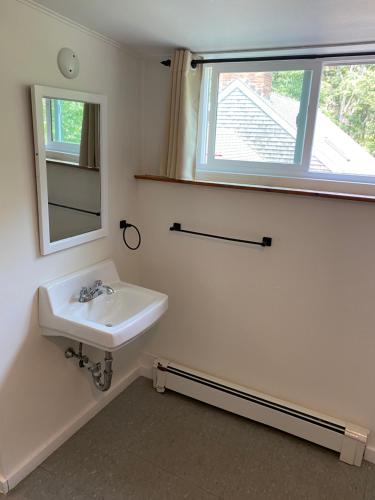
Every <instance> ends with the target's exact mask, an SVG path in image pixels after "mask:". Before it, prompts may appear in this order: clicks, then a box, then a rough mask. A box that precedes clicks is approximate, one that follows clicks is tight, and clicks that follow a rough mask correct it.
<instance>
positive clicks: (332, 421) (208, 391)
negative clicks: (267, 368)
mask: <svg viewBox="0 0 375 500" xmlns="http://www.w3.org/2000/svg"><path fill="white" fill-rule="evenodd" d="M153 379H154V387H155V389H156V390H157V391H158V392H164V391H165V389H170V390H172V391H175V392H179V393H181V394H185V395H186V396H190V397H191V398H195V399H198V400H199V401H203V402H204V403H208V404H211V405H213V406H217V407H218V408H222V409H223V410H227V411H230V412H232V413H236V414H237V415H241V416H243V417H246V418H249V419H251V420H255V421H257V422H261V423H263V424H265V425H269V426H271V427H275V428H276V429H280V430H282V431H285V432H288V433H289V434H293V435H294V436H298V437H301V438H303V439H306V440H308V441H311V442H313V443H316V444H319V445H321V446H325V447H326V448H330V449H331V450H335V451H338V452H339V453H340V460H342V461H343V462H346V463H348V464H352V465H358V466H359V465H361V463H362V458H363V454H364V451H365V448H366V442H367V438H368V434H369V431H368V429H365V428H363V427H360V426H358V425H354V424H351V423H348V422H344V421H341V420H338V419H336V418H332V417H329V416H327V415H323V414H320V413H318V412H314V411H311V410H309V409H307V408H303V407H301V406H297V405H295V404H292V403H289V402H287V401H282V400H279V399H276V398H274V397H271V396H268V395H267V394H262V393H260V392H257V391H254V390H252V389H248V388H246V387H241V386H239V385H235V384H232V383H228V382H226V381H224V380H221V379H218V378H216V377H212V376H210V375H207V374H205V373H202V372H198V371H195V370H191V369H190V368H187V367H185V366H181V365H179V364H177V363H173V362H170V361H167V360H165V359H156V360H155V362H154V369H153Z"/></svg>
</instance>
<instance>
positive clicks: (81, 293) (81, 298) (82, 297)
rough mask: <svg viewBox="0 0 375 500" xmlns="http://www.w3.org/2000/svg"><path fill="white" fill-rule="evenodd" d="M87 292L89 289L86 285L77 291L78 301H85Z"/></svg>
mask: <svg viewBox="0 0 375 500" xmlns="http://www.w3.org/2000/svg"><path fill="white" fill-rule="evenodd" d="M88 293H89V289H88V288H87V286H83V287H82V288H81V290H80V291H79V302H85V298H86V297H87V295H88Z"/></svg>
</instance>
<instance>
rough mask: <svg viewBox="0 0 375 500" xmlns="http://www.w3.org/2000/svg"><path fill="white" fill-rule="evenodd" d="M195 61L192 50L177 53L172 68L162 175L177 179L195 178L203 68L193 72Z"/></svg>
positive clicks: (198, 67) (199, 67)
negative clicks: (192, 63)
mask: <svg viewBox="0 0 375 500" xmlns="http://www.w3.org/2000/svg"><path fill="white" fill-rule="evenodd" d="M192 59H196V56H194V55H193V54H192V53H191V52H190V51H189V50H176V51H175V53H174V56H173V58H172V64H171V80H172V84H171V94H170V105H169V123H168V128H167V145H166V148H165V152H164V155H163V159H162V165H161V175H165V176H167V177H172V178H174V179H194V176H195V163H196V151H197V136H198V114H199V94H200V88H201V79H202V66H201V65H198V66H197V67H196V68H195V69H193V68H192V67H191V65H190V63H191V60H192Z"/></svg>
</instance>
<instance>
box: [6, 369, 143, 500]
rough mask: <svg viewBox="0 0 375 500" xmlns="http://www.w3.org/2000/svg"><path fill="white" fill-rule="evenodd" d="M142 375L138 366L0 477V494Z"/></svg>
mask: <svg viewBox="0 0 375 500" xmlns="http://www.w3.org/2000/svg"><path fill="white" fill-rule="evenodd" d="M141 375H142V368H141V367H140V366H137V367H136V368H134V369H133V370H132V371H131V372H129V373H127V374H125V375H124V376H123V377H122V378H120V379H119V380H118V381H117V382H116V383H115V384H114V385H113V386H112V388H111V389H110V390H109V391H108V392H107V393H106V394H105V396H104V397H103V398H102V399H101V400H100V401H96V402H94V403H92V404H90V405H89V406H88V407H86V408H85V409H84V410H83V411H82V412H81V413H80V414H78V415H77V416H75V417H74V418H73V419H72V420H71V421H70V422H69V423H68V424H67V425H65V427H63V428H62V429H61V430H60V431H58V432H57V433H56V434H55V435H53V436H52V437H51V438H50V439H49V440H48V441H47V442H46V443H44V444H43V445H42V446H40V447H39V448H38V449H37V450H36V451H35V452H34V453H33V454H32V455H30V456H29V457H28V458H27V459H26V460H25V461H24V462H23V463H22V464H21V465H20V466H19V467H18V468H17V469H16V470H14V471H12V472H11V473H10V474H9V476H8V477H7V478H2V477H1V476H0V492H2V493H8V491H10V490H11V489H13V488H14V487H15V486H16V485H17V484H18V483H19V482H20V481H22V479H24V478H25V477H26V476H28V475H29V474H30V473H31V472H32V471H33V470H34V469H36V468H37V467H38V466H39V465H40V464H41V463H42V462H43V461H44V460H45V459H46V458H47V457H48V456H49V455H51V453H53V452H54V451H55V450H57V448H59V447H60V446H61V445H62V444H63V443H64V442H65V441H67V440H68V439H69V438H70V437H71V436H73V434H75V433H76V432H77V431H78V430H79V429H80V428H81V427H82V426H83V425H85V424H86V423H87V422H88V421H89V420H90V419H91V418H92V417H94V416H95V415H96V414H97V413H99V411H100V410H102V409H103V408H104V407H105V406H106V405H107V404H108V403H109V402H110V401H112V399H114V398H115V397H116V396H118V395H119V394H120V393H121V392H122V391H123V390H124V389H126V387H128V385H130V384H131V383H132V382H133V381H134V380H135V379H137V378H138V377H139V376H141Z"/></svg>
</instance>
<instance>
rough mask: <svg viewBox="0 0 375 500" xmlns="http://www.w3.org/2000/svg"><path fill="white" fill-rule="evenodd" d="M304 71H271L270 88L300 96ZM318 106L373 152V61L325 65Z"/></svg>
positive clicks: (374, 100) (374, 71)
mask: <svg viewBox="0 0 375 500" xmlns="http://www.w3.org/2000/svg"><path fill="white" fill-rule="evenodd" d="M303 73H304V72H303V71H278V72H275V73H273V79H272V88H273V91H274V92H276V93H278V94H281V95H285V96H287V97H291V98H292V99H296V100H299V99H300V97H301V89H302V82H303ZM319 109H320V110H321V111H322V112H323V113H324V114H325V115H326V116H328V117H329V118H330V119H331V120H332V121H333V122H334V123H336V125H338V126H339V127H340V128H341V129H342V130H344V132H346V133H347V134H348V135H350V136H351V137H352V138H353V139H354V140H355V141H356V142H358V144H360V145H361V146H362V147H364V148H365V149H366V150H367V151H368V152H369V153H371V154H372V155H374V156H375V65H374V64H355V65H338V66H325V67H324V70H323V75H322V83H321V89H320V101H319Z"/></svg>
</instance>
